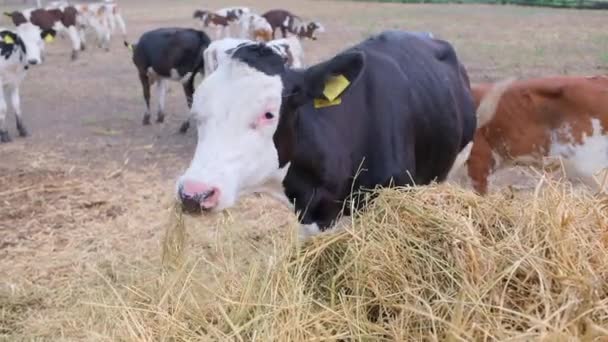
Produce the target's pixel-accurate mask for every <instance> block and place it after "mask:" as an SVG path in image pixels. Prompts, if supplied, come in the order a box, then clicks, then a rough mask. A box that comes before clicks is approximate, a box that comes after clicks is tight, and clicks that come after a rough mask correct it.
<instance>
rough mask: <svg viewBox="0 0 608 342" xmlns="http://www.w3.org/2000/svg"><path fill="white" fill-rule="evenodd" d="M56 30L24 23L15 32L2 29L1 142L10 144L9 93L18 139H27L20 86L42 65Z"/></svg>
mask: <svg viewBox="0 0 608 342" xmlns="http://www.w3.org/2000/svg"><path fill="white" fill-rule="evenodd" d="M55 33H56V32H55V31H54V30H48V31H42V30H40V28H39V27H38V26H36V25H33V24H32V23H23V24H21V25H19V26H17V28H16V29H15V30H9V29H6V28H0V142H3V143H4V142H9V141H11V138H10V135H9V133H8V127H7V124H6V114H7V110H8V107H7V101H6V99H5V97H4V91H7V92H8V97H9V98H10V103H11V105H12V107H13V110H14V112H15V117H16V122H17V131H18V132H19V135H20V136H22V137H24V136H27V134H28V133H27V129H26V128H25V125H24V124H23V119H22V116H21V99H20V96H19V86H20V85H21V82H23V80H24V79H25V77H26V76H27V70H28V69H29V67H30V66H31V65H36V64H40V63H42V53H43V48H44V41H43V40H44V39H45V38H47V37H48V36H52V37H54V36H55Z"/></svg>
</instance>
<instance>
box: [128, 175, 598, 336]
mask: <svg viewBox="0 0 608 342" xmlns="http://www.w3.org/2000/svg"><path fill="white" fill-rule="evenodd" d="M607 204H608V201H606V199H605V198H604V199H603V198H602V197H601V196H594V195H591V194H589V193H586V192H583V191H579V190H574V189H572V188H571V187H570V186H567V185H564V184H560V183H549V184H544V185H543V186H542V187H541V186H540V184H539V187H537V189H536V191H535V192H534V193H512V192H508V191H505V192H502V193H496V194H493V195H490V196H487V197H485V198H481V197H478V196H476V195H474V194H472V193H471V192H468V191H465V190H461V189H459V188H457V187H453V186H450V185H447V184H444V185H436V186H430V187H423V188H416V189H408V190H406V189H392V190H383V191H380V192H379V196H378V198H377V199H376V200H375V201H374V202H373V203H372V204H371V206H370V208H369V209H368V210H366V211H365V212H364V213H362V214H360V215H356V216H355V217H353V218H352V224H351V225H349V227H348V228H347V229H346V230H344V231H342V232H339V233H336V234H329V235H326V236H322V237H320V238H317V239H315V240H314V241H312V242H311V243H310V244H308V245H306V246H304V247H303V248H300V249H297V248H295V247H294V244H293V243H291V242H288V240H289V239H282V240H280V241H279V239H277V240H275V241H274V242H273V243H272V244H269V246H268V247H267V249H266V250H260V251H259V253H258V255H257V257H256V258H253V257H252V256H248V257H247V258H248V259H249V261H250V262H251V263H250V266H249V267H248V268H247V269H246V270H243V271H237V270H235V267H237V266H236V263H237V262H238V260H237V259H238V257H235V256H234V254H233V253H234V252H235V249H236V251H237V253H238V249H239V246H238V245H233V246H230V244H229V243H227V244H226V245H225V246H224V247H222V248H221V249H222V253H224V254H225V256H226V257H224V258H219V261H210V260H209V259H207V258H206V257H205V256H204V255H203V254H201V253H200V252H199V251H197V250H194V249H186V248H185V246H186V245H187V243H186V240H187V239H186V238H185V237H186V236H187V235H186V232H187V231H190V232H194V231H196V230H198V229H201V227H196V226H195V224H194V225H190V221H184V220H183V218H182V217H181V214H179V212H174V220H173V222H172V224H171V225H170V229H168V232H167V238H166V239H165V243H164V247H163V248H164V254H163V255H164V257H163V259H164V260H165V264H166V265H171V267H170V268H165V270H167V269H171V271H170V272H168V273H167V277H165V278H163V280H162V283H164V285H162V286H161V288H162V291H161V292H160V293H158V296H160V297H161V298H163V300H165V303H171V304H170V305H169V307H165V308H164V309H166V310H167V311H165V313H163V314H162V315H161V314H154V313H153V314H150V312H154V311H155V310H149V311H141V308H139V309H137V310H132V313H133V316H132V317H130V318H129V319H130V320H132V322H131V325H135V326H138V327H143V329H142V331H148V333H150V332H153V333H152V334H151V335H148V337H149V336H155V337H161V339H164V338H168V337H171V338H177V339H180V340H193V339H199V340H209V339H213V340H236V341H252V340H256V341H308V340H400V341H405V340H416V341H419V340H422V341H434V340H436V341H472V340H478V341H495V340H501V341H503V340H518V341H521V340H544V341H562V340H563V341H565V340H573V339H574V340H578V341H596V340H597V341H599V340H602V338H604V339H605V338H608V250H607V248H606V244H607V243H608V216H607V209H606V205H607ZM185 222H189V224H188V225H186V224H185ZM192 222H196V221H192ZM226 229H227V230H230V229H229V228H226ZM224 242H225V241H224ZM230 255H231V256H230ZM141 291H146V289H142V290H141ZM150 297H151V298H153V297H154V295H150ZM156 300H158V298H156ZM152 301H153V302H154V301H155V300H152ZM138 310H139V311H138ZM166 312H170V314H166ZM132 337H139V338H142V337H143V336H141V335H137V334H135V335H134V336H132ZM144 339H146V338H144Z"/></svg>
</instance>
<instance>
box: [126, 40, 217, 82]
mask: <svg viewBox="0 0 608 342" xmlns="http://www.w3.org/2000/svg"><path fill="white" fill-rule="evenodd" d="M210 42H211V40H210V39H209V37H207V35H205V34H204V33H203V32H201V31H196V30H192V29H182V28H160V29H156V30H152V31H148V32H146V33H144V34H143V35H142V36H141V38H140V40H139V42H138V43H137V46H136V49H135V51H134V54H133V59H134V61H135V64H137V65H140V66H141V67H142V68H145V69H147V68H149V67H152V68H154V70H155V71H156V72H157V73H159V74H160V75H162V76H164V77H169V76H170V74H171V69H173V68H177V69H183V70H190V71H191V70H193V69H195V68H197V67H198V65H199V64H200V63H201V62H202V49H203V48H205V47H207V46H208V45H209V44H210Z"/></svg>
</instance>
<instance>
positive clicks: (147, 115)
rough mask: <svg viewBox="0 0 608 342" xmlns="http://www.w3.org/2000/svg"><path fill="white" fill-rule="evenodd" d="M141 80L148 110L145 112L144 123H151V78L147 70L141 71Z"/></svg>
mask: <svg viewBox="0 0 608 342" xmlns="http://www.w3.org/2000/svg"><path fill="white" fill-rule="evenodd" d="M139 80H140V81H141V87H142V90H143V93H144V101H145V102H146V112H145V113H144V119H143V121H142V124H144V125H149V124H150V78H148V75H147V74H146V73H145V72H140V73H139Z"/></svg>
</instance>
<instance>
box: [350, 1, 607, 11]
mask: <svg viewBox="0 0 608 342" xmlns="http://www.w3.org/2000/svg"><path fill="white" fill-rule="evenodd" d="M352 1H367V2H393V3H432V4H447V3H460V4H502V5H506V4H512V5H523V6H539V7H556V8H577V9H608V0H352Z"/></svg>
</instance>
